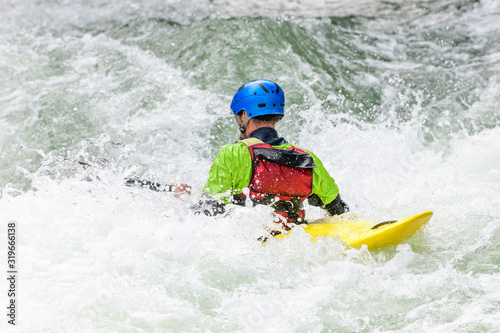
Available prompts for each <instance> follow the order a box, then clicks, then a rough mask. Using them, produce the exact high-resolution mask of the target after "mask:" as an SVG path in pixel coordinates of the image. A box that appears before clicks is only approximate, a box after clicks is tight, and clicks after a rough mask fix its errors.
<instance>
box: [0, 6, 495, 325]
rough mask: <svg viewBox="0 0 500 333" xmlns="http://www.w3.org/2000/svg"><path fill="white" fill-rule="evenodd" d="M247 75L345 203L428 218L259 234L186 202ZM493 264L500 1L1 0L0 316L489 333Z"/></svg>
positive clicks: (258, 213) (241, 221)
mask: <svg viewBox="0 0 500 333" xmlns="http://www.w3.org/2000/svg"><path fill="white" fill-rule="evenodd" d="M257 78H265V79H270V80H273V81H276V82H278V83H279V84H280V85H281V87H282V88H283V90H284V91H285V94H286V110H285V112H286V117H285V119H284V120H283V121H282V122H280V123H279V124H278V126H277V129H278V131H279V132H280V134H281V135H283V136H285V137H286V138H287V139H288V140H289V141H292V142H294V143H296V144H299V145H301V146H304V147H307V148H309V149H311V150H313V151H314V152H315V154H316V155H317V156H318V157H319V158H320V159H322V161H323V163H324V164H325V166H326V168H327V170H329V171H330V173H331V174H332V176H333V177H334V178H335V180H336V182H337V184H338V185H339V188H340V191H341V193H342V197H343V198H344V200H345V201H346V202H347V203H348V204H349V206H350V207H351V210H352V211H353V212H355V213H356V214H359V215H361V216H364V217H366V218H369V219H372V220H377V221H384V220H388V219H394V218H401V217H406V216H411V215H414V214H417V213H420V212H423V211H426V210H432V211H434V216H433V218H432V219H431V220H430V222H429V224H428V225H427V227H426V228H425V230H424V232H423V233H419V234H417V235H416V236H415V237H413V238H411V239H409V240H407V241H405V242H404V243H403V244H400V245H399V246H391V247H387V248H384V249H380V250H373V251H367V250H359V249H349V248H346V247H344V246H343V245H341V244H339V243H338V242H337V241H335V240H334V239H321V240H319V241H317V242H316V243H313V242H311V241H310V240H309V238H308V236H307V235H306V234H305V233H304V232H303V231H300V230H298V231H297V232H295V233H293V234H292V235H291V236H290V237H289V238H287V239H285V240H271V241H269V242H268V243H267V244H265V245H264V246H263V245H261V244H260V243H259V242H258V241H256V239H257V238H258V237H260V236H261V235H263V234H265V227H264V226H265V225H267V224H269V223H272V222H271V221H272V219H273V217H272V213H271V212H270V211H269V209H268V208H266V207H260V208H257V209H251V208H246V207H238V208H236V209H232V210H231V212H230V213H229V214H228V215H227V216H223V217H216V218H212V217H206V216H197V215H194V214H193V212H192V211H191V210H190V209H189V207H190V205H192V203H193V202H196V201H197V200H198V199H199V197H200V192H201V189H202V187H203V185H204V183H205V181H206V179H207V176H208V170H209V168H210V165H211V163H212V161H213V159H214V157H215V154H216V153H217V152H218V150H219V148H220V147H221V146H222V145H224V144H227V143H231V142H233V141H234V140H235V139H236V136H237V129H236V124H235V122H234V118H233V117H232V115H231V112H230V110H229V104H230V101H231V98H232V96H233V94H234V93H235V91H236V89H237V88H238V87H239V86H240V85H241V84H242V83H244V82H247V81H250V80H253V79H257ZM78 161H82V162H86V163H90V164H92V165H93V167H92V168H87V169H84V168H82V167H81V166H79V165H78V163H77V162H78ZM130 175H136V176H139V177H142V178H145V179H151V180H155V181H157V182H159V183H162V184H163V183H170V182H177V183H178V182H184V183H188V184H190V185H191V186H192V187H193V193H192V195H191V196H190V197H185V198H183V199H182V200H179V199H176V198H174V197H173V196H172V195H171V194H170V193H158V192H153V191H150V190H147V189H139V188H129V187H126V186H124V183H123V178H124V177H127V176H130ZM307 209H308V214H309V217H313V218H316V217H321V216H323V215H322V214H323V212H322V211H321V210H320V209H318V208H315V207H308V208H307ZM9 223H11V224H15V226H16V227H15V242H16V244H15V246H16V251H15V266H14V269H15V271H16V278H15V293H16V296H15V297H10V296H8V290H9V288H11V283H10V281H8V280H7V278H8V277H9V273H8V271H10V270H11V269H9V267H8V266H7V260H8V258H7V256H8V252H7V246H8V243H7V236H8V227H7V226H8V224H9ZM499 265H500V1H497V0H484V1H472V0H453V1H452V0H432V1H431V0H426V1H411V0H388V1H378V0H362V1H361V0H359V1H347V0H317V1H305V0H295V1H284V0H277V1H264V0H259V1H243V0H238V1H223V0H214V1H181V0H177V1H174V0H147V1H138V0H123V1H112V0H109V1H101V0H75V1H67V0H25V1H24V0H23V1H17V0H1V1H0V276H1V277H2V278H1V279H0V281H1V282H0V308H2V309H4V310H2V312H1V313H0V314H1V315H0V318H2V319H1V320H0V331H2V332H5V331H12V332H227V331H229V332H233V331H238V332H239V331H241V332H262V331H265V332H494V331H497V332H498V331H500V267H499ZM11 300H14V301H15V307H16V309H15V324H16V325H15V326H13V325H12V324H9V323H8V320H10V317H9V316H8V314H9V312H10V310H9V309H7V307H8V306H9V305H10V302H11Z"/></svg>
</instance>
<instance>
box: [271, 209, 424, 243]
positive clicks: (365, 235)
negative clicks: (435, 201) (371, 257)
mask: <svg viewBox="0 0 500 333" xmlns="http://www.w3.org/2000/svg"><path fill="white" fill-rule="evenodd" d="M431 217H432V212H431V211H428V212H424V213H421V214H417V215H415V216H411V217H407V218H403V219H398V220H391V221H386V222H374V221H366V220H352V219H347V218H342V217H340V218H339V217H334V216H330V217H326V218H323V219H320V220H316V221H313V222H311V223H310V224H307V225H303V224H300V225H299V226H300V227H303V228H304V230H305V231H306V232H307V233H308V234H309V235H311V236H312V240H313V241H316V238H317V237H322V236H326V237H334V238H337V239H338V240H339V241H341V242H343V243H345V244H347V245H349V246H351V247H356V248H360V247H361V245H363V244H365V245H367V246H368V249H378V248H381V247H384V246H389V245H397V244H399V243H401V242H402V241H404V240H405V239H407V238H409V237H411V236H413V234H415V232H417V230H419V229H420V228H422V227H423V226H424V225H425V224H426V223H427V222H428V221H429V219H430V218H431ZM299 226H297V227H299ZM297 227H295V228H297ZM290 231H291V232H293V229H292V230H290ZM276 237H277V238H283V237H286V236H285V235H283V234H280V235H277V236H276Z"/></svg>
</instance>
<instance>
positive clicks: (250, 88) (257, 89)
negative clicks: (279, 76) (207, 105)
mask: <svg viewBox="0 0 500 333" xmlns="http://www.w3.org/2000/svg"><path fill="white" fill-rule="evenodd" d="M284 109H285V94H284V93H283V90H282V89H281V87H280V86H279V85H277V84H276V83H274V82H272V81H269V80H255V81H250V82H247V83H245V84H244V85H242V86H241V87H240V88H239V89H238V91H237V92H236V94H235V95H234V97H233V101H232V102H231V110H232V111H233V114H234V115H235V118H236V122H237V123H238V125H239V127H240V134H241V137H242V138H245V137H246V135H245V129H246V127H247V124H248V122H249V121H250V119H253V120H254V121H253V122H254V124H258V123H259V122H270V123H272V124H274V123H275V122H277V121H278V120H280V119H281V118H283V116H284V113H285V112H284Z"/></svg>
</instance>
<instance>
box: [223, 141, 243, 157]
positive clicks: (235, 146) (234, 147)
mask: <svg viewBox="0 0 500 333" xmlns="http://www.w3.org/2000/svg"><path fill="white" fill-rule="evenodd" d="M245 150H248V148H247V146H246V145H245V143H244V142H243V141H241V140H240V141H237V142H233V143H229V144H227V145H223V146H222V147H221V148H220V150H219V154H234V153H236V152H239V151H245Z"/></svg>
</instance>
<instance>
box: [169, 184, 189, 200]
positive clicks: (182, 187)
mask: <svg viewBox="0 0 500 333" xmlns="http://www.w3.org/2000/svg"><path fill="white" fill-rule="evenodd" d="M170 186H172V192H174V197H176V198H177V199H182V195H183V194H188V195H189V194H191V186H189V185H187V184H184V183H181V184H174V183H172V184H170Z"/></svg>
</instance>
